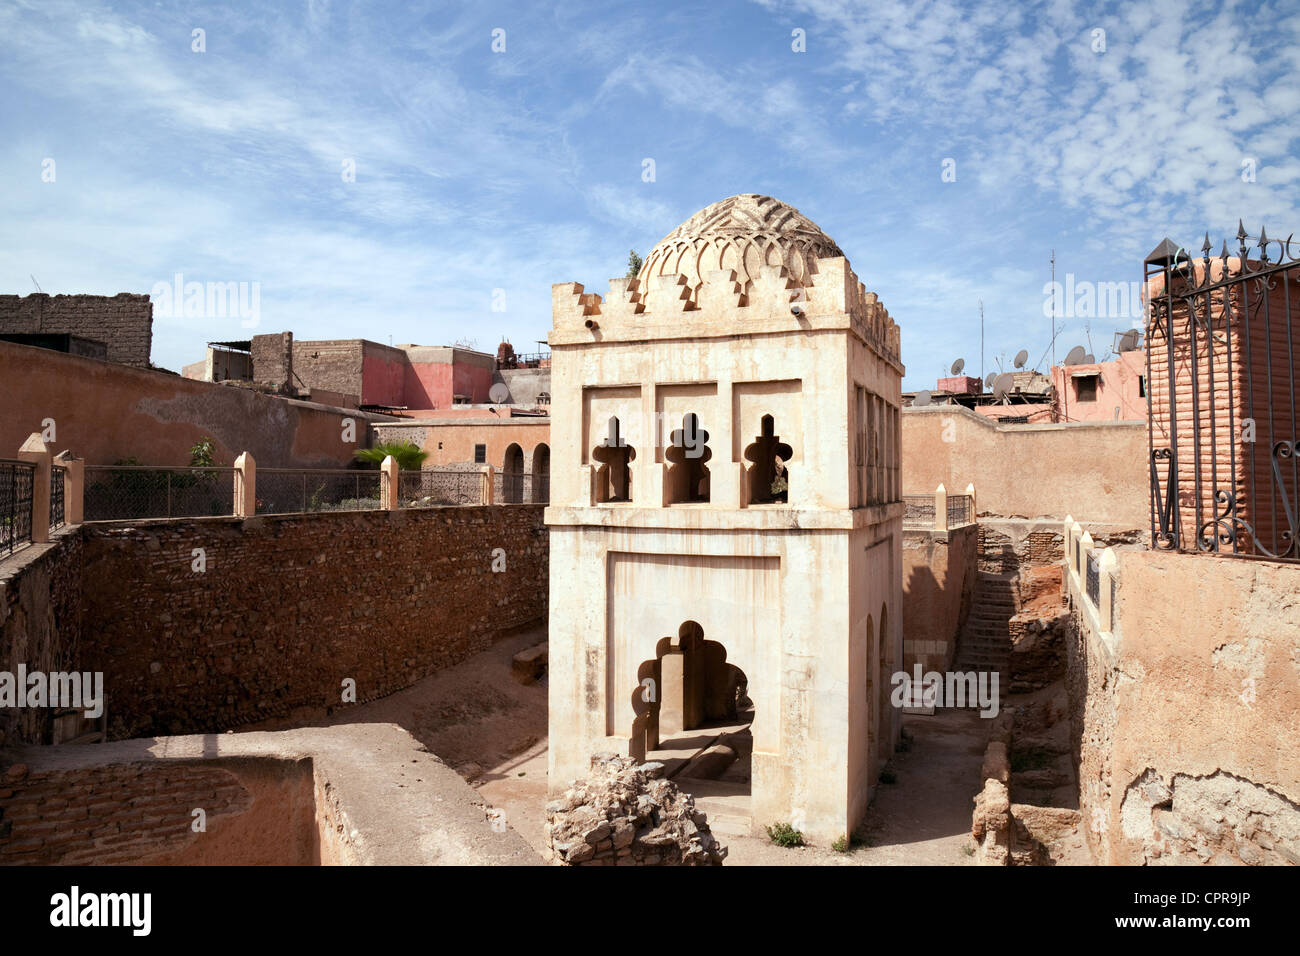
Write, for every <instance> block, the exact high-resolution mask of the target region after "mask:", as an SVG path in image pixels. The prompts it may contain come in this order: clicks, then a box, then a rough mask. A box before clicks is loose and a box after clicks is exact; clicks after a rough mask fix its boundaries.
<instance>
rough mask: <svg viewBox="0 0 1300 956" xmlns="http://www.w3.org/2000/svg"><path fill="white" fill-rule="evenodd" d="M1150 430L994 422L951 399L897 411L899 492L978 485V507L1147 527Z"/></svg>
mask: <svg viewBox="0 0 1300 956" xmlns="http://www.w3.org/2000/svg"><path fill="white" fill-rule="evenodd" d="M1148 473H1149V472H1148V468H1147V429H1146V425H1145V424H1140V423H1136V422H1127V423H1114V422H1105V423H1102V422H1098V423H1095V424H1094V423H1074V424H1061V425H997V424H994V423H992V422H990V421H989V420H988V419H987V418H984V417H982V416H980V415H976V414H975V413H974V412H971V411H969V410H968V409H964V408H957V407H954V406H938V407H927V408H908V409H904V411H903V491H904V493H906V494H930V493H933V491H934V489H935V488H936V487H937V486H938V485H939V484H940V483H943V485H944V486H945V487H946V488H947V489H948V490H949V491H954V492H961V491H964V490H965V488H966V485H967V484H968V483H973V484H974V485H975V489H976V494H977V500H978V509H979V512H980V514H994V515H1001V516H1005V517H1023V518H1039V517H1052V518H1064V517H1065V516H1066V515H1067V514H1070V515H1073V516H1074V517H1075V518H1077V519H1079V520H1080V521H1084V520H1087V521H1096V522H1099V523H1104V524H1112V525H1120V526H1124V527H1130V528H1145V527H1147V526H1148V523H1149V519H1148V509H1147V501H1148V498H1149V483H1148Z"/></svg>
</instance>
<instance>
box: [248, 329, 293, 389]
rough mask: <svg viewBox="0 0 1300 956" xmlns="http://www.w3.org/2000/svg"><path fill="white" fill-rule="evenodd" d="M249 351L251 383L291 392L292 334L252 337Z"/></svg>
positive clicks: (276, 333) (282, 333) (279, 333)
mask: <svg viewBox="0 0 1300 956" xmlns="http://www.w3.org/2000/svg"><path fill="white" fill-rule="evenodd" d="M249 349H250V352H249V354H250V356H251V357H252V358H251V360H252V363H253V381H255V382H256V383H257V384H258V385H267V386H270V387H271V388H274V389H276V390H278V391H281V392H289V391H292V390H293V388H294V381H293V333H292V332H273V333H271V334H269V335H254V336H253V338H252V341H251V343H250V345H249Z"/></svg>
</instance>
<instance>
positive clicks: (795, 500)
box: [546, 194, 903, 843]
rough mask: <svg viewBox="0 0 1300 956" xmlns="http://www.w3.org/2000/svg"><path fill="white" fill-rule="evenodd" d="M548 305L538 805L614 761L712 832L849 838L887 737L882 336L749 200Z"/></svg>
mask: <svg viewBox="0 0 1300 956" xmlns="http://www.w3.org/2000/svg"><path fill="white" fill-rule="evenodd" d="M552 295H553V318H554V327H553V330H552V332H551V334H550V344H551V355H552V365H551V375H552V405H553V408H552V418H551V421H552V425H551V437H552V479H551V481H552V484H551V506H550V507H549V508H547V511H546V520H547V523H548V524H549V526H550V548H551V595H550V741H549V743H550V778H549V780H550V788H551V790H552V791H553V792H559V791H562V790H564V789H565V788H566V787H567V786H568V784H569V782H570V781H571V780H573V779H575V778H578V777H581V776H584V775H585V773H586V769H587V766H588V762H589V758H590V755H591V754H593V753H596V752H600V751H611V750H613V751H617V752H620V753H625V754H627V753H630V754H632V755H634V756H637V757H646V758H649V759H656V760H663V761H664V762H665V763H666V765H667V771H668V772H669V773H670V774H674V779H675V780H677V782H678V783H679V784H680V785H681V786H682V787H683V788H684V789H686V790H688V791H691V792H693V793H695V795H696V798H697V802H698V803H699V805H701V806H702V807H703V808H704V809H705V810H706V811H707V812H709V813H710V820H711V822H712V823H713V824H714V825H715V828H716V827H717V826H718V824H719V823H720V822H721V823H723V824H724V826H723V827H722V829H723V831H724V832H725V830H726V828H727V826H728V825H729V826H731V827H746V828H750V827H752V828H753V829H755V830H756V831H761V828H762V827H764V826H766V825H768V824H772V823H778V822H789V823H793V824H794V825H795V826H796V827H797V828H798V829H800V830H802V831H803V832H804V833H805V834H806V835H808V836H809V837H810V838H811V839H813V840H814V841H817V842H822V843H829V842H831V841H833V840H834V839H835V838H837V837H839V836H843V835H845V834H846V833H848V832H850V831H851V830H852V829H853V827H854V826H856V824H857V823H858V822H859V821H860V819H861V817H862V814H863V813H864V811H865V809H866V806H867V804H868V802H869V800H870V798H871V794H872V792H873V789H874V786H875V783H876V780H877V777H878V774H879V770H880V767H881V766H882V764H883V763H884V761H885V760H886V759H887V758H888V756H889V755H890V754H891V753H892V751H893V747H894V742H895V740H896V735H897V732H898V722H897V715H896V714H895V712H894V710H893V708H891V707H890V703H889V696H890V691H891V690H892V688H891V685H890V675H891V673H892V672H893V671H894V670H896V669H897V668H898V666H899V664H900V663H901V661H902V646H901V645H902V638H901V631H900V622H901V601H902V582H901V575H902V564H901V545H902V540H901V537H902V511H903V506H902V504H901V494H900V492H901V487H900V483H899V407H900V392H901V380H902V375H903V367H902V365H901V364H900V362H899V337H898V328H897V326H896V325H895V324H894V322H893V321H892V320H891V319H890V317H889V313H888V312H887V311H886V310H885V308H884V307H883V306H882V305H881V304H880V302H879V301H878V300H877V298H876V296H875V295H874V294H873V293H869V292H867V291H866V290H865V288H864V287H863V285H862V284H861V283H860V282H859V281H858V278H857V276H856V275H855V274H854V272H853V270H852V268H851V267H850V265H849V262H848V260H847V259H846V258H845V257H844V254H843V252H841V251H840V249H839V247H838V246H837V245H836V243H835V242H834V241H833V240H832V239H831V238H830V237H829V236H827V235H826V234H825V233H824V232H822V230H821V229H819V228H818V227H817V226H816V225H815V224H814V223H813V222H811V221H810V220H809V219H807V218H806V217H805V216H803V215H802V214H800V213H799V211H798V210H797V209H794V208H793V207H791V206H788V205H786V204H785V203H782V202H780V201H778V200H776V199H773V198H771V197H769V196H758V195H752V194H747V195H740V196H733V197H731V198H729V199H724V200H722V201H721V202H717V203H714V204H713V205H711V206H708V207H707V208H705V209H703V210H701V211H700V212H698V213H696V214H695V215H694V216H692V217H691V218H690V219H688V220H687V221H686V222H684V223H682V225H681V226H679V227H678V228H677V229H676V230H674V231H673V232H671V233H669V234H668V235H667V236H665V237H664V239H663V240H662V241H661V242H660V243H659V244H658V245H657V246H655V248H654V249H653V250H652V251H651V252H650V254H649V255H647V256H646V257H645V260H644V262H643V264H642V268H641V271H640V274H639V275H638V276H637V277H636V278H619V279H612V280H610V289H609V294H608V295H606V296H604V297H603V298H602V297H601V296H600V295H598V294H595V293H589V292H586V291H585V290H584V288H583V286H582V285H580V284H578V283H574V282H568V283H561V284H558V285H556V286H554V287H553V290H552ZM701 751H704V752H703V753H701Z"/></svg>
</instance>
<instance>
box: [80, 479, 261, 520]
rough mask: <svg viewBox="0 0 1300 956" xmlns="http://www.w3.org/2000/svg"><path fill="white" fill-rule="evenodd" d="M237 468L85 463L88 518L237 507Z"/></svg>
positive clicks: (196, 514) (196, 513)
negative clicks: (87, 464)
mask: <svg viewBox="0 0 1300 956" xmlns="http://www.w3.org/2000/svg"><path fill="white" fill-rule="evenodd" d="M234 501H235V469H234V468H230V467H225V468H220V467H191V466H185V467H166V466H157V465H91V466H87V468H86V498H85V505H84V516H85V520H87V521H121V520H126V519H133V518H205V517H216V516H219V515H228V514H232V513H233V512H234Z"/></svg>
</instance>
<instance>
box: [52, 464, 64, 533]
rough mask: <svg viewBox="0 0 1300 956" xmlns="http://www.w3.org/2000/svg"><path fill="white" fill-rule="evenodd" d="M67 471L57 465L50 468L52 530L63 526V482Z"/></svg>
mask: <svg viewBox="0 0 1300 956" xmlns="http://www.w3.org/2000/svg"><path fill="white" fill-rule="evenodd" d="M65 475H66V472H65V470H64V469H63V468H60V467H59V466H58V465H55V466H54V467H53V468H51V469H50V530H51V531H53V530H55V529H56V528H62V527H63V483H64V477H65Z"/></svg>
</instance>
